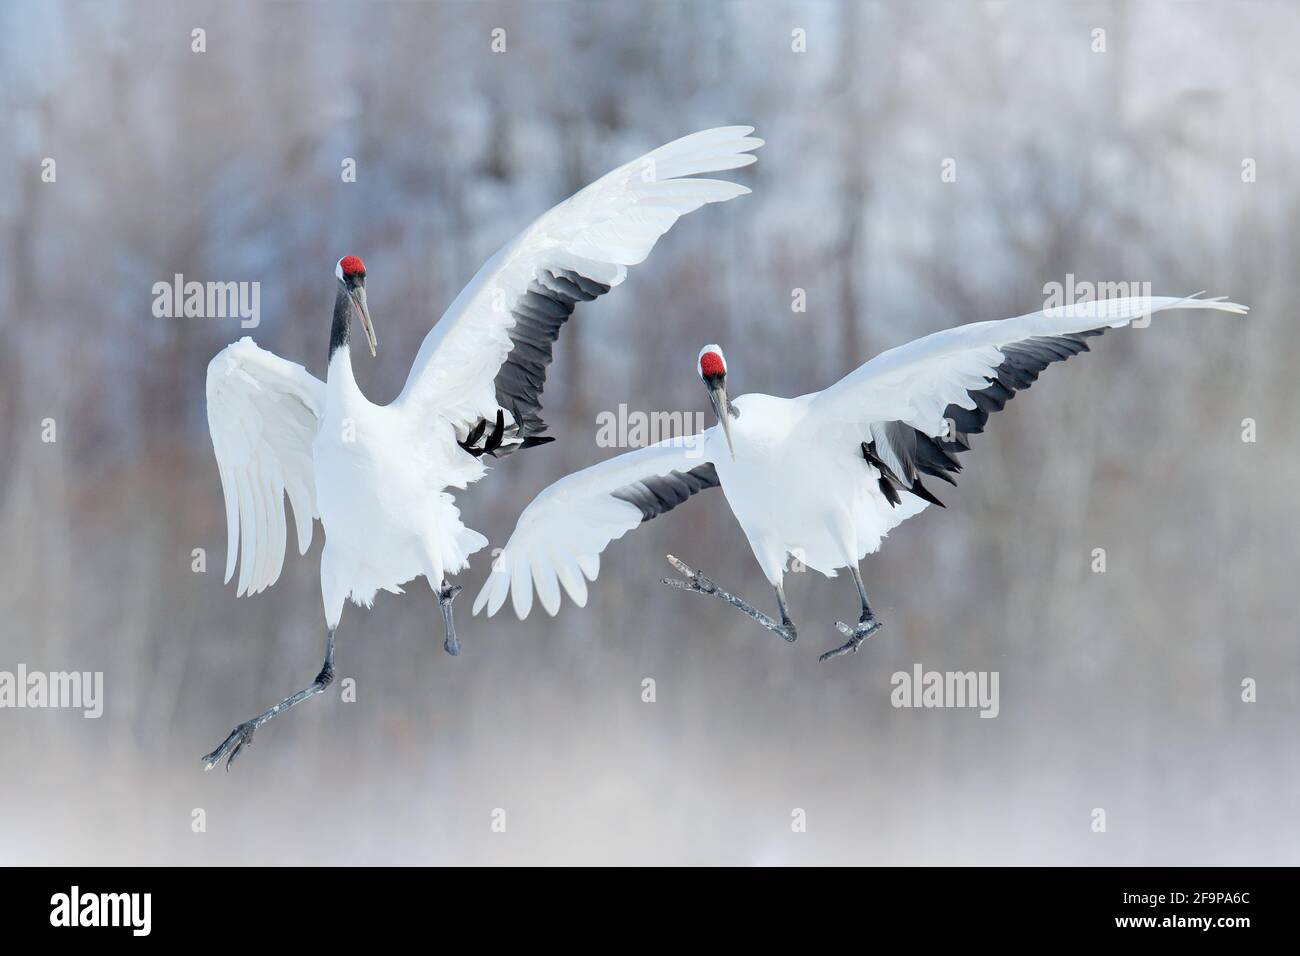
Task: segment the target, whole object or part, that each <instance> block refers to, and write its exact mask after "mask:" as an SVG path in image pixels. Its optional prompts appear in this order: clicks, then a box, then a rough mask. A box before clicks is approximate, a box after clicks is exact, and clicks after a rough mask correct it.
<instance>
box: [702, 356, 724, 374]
mask: <svg viewBox="0 0 1300 956" xmlns="http://www.w3.org/2000/svg"><path fill="white" fill-rule="evenodd" d="M726 372H727V366H726V365H724V364H723V362H722V356H721V355H719V354H718V353H717V352H705V353H704V354H703V355H701V356H700V374H701V375H703V376H705V377H708V376H711V375H725V374H726Z"/></svg>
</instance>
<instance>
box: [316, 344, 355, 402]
mask: <svg viewBox="0 0 1300 956" xmlns="http://www.w3.org/2000/svg"><path fill="white" fill-rule="evenodd" d="M325 385H326V391H327V392H328V393H329V395H330V396H332V397H338V398H342V399H344V400H350V399H353V398H359V397H361V389H360V388H359V387H358V386H357V379H356V376H355V375H353V373H352V347H351V346H350V345H340V346H339V347H338V348H336V349H335V350H334V351H333V352H332V353H331V354H330V364H329V368H328V369H327V370H326V373H325Z"/></svg>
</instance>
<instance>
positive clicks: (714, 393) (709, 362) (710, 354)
mask: <svg viewBox="0 0 1300 956" xmlns="http://www.w3.org/2000/svg"><path fill="white" fill-rule="evenodd" d="M696 364H697V367H698V370H699V373H700V379H701V380H702V381H703V382H704V387H705V389H706V390H707V391H708V393H709V401H710V402H712V403H713V410H714V412H716V413H717V416H718V421H719V422H720V423H721V425H722V433H723V434H724V435H726V436H727V451H729V452H731V460H732V461H735V460H736V447H735V446H734V445H733V444H732V443H731V419H732V418H733V417H735V416H736V415H737V412H736V409H735V407H734V406H733V405H732V404H731V402H729V401H727V358H726V356H724V355H723V354H722V346H720V345H706V346H704V348H702V349H700V356H699V358H698V359H696Z"/></svg>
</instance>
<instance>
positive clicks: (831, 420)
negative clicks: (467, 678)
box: [474, 297, 1246, 660]
mask: <svg viewBox="0 0 1300 956" xmlns="http://www.w3.org/2000/svg"><path fill="white" fill-rule="evenodd" d="M1166 309H1217V310H1219V311H1223V312H1235V313H1244V312H1245V311H1246V309H1245V307H1244V306H1240V305H1237V304H1235V303H1232V302H1224V301H1221V300H1218V299H1198V298H1186V299H1177V298H1165V297H1158V298H1147V297H1142V298H1126V299H1112V300H1100V301H1094V302H1087V303H1080V304H1076V305H1070V306H1062V307H1058V308H1050V309H1045V310H1043V311H1042V312H1035V313H1033V314H1030V315H1024V316H1020V317H1019V318H1014V319H1004V320H1002V321H994V322H977V323H973V324H971V325H964V326H960V327H958V328H954V329H948V330H946V331H943V332H936V333H935V334H933V335H928V336H926V337H925V338H922V339H917V340H916V341H914V342H909V343H908V344H906V345H903V346H900V347H899V348H895V349H891V350H890V351H888V352H884V353H882V354H880V355H878V356H876V357H875V358H873V359H872V360H871V361H869V362H867V363H866V364H865V365H863V366H861V367H860V368H858V369H857V370H856V371H854V372H851V373H849V374H848V375H846V376H845V377H844V378H842V379H841V380H840V381H838V382H836V383H835V384H834V385H832V386H831V387H830V388H828V389H826V390H825V391H822V392H816V393H814V394H810V395H801V396H799V397H798V398H777V397H775V396H772V395H761V394H749V395H742V396H740V397H739V398H736V399H734V400H731V399H729V398H728V395H727V360H726V358H725V357H724V355H723V353H722V349H721V348H720V347H719V346H717V345H707V346H705V347H704V348H703V349H702V350H701V351H700V353H699V356H698V359H697V361H698V368H697V371H698V372H699V375H700V378H701V379H702V380H703V381H704V386H705V388H706V389H707V390H708V394H709V399H710V401H711V402H712V405H713V408H714V411H715V412H716V413H717V416H718V421H719V424H718V425H716V426H714V427H712V428H709V429H706V430H705V431H704V432H702V433H700V434H697V435H691V436H689V437H685V438H676V439H670V440H668V441H663V442H660V443H658V444H656V445H651V446H649V447H647V448H641V449H638V450H636V451H631V452H628V453H626V454H623V455H619V456H618V457H616V458H612V459H610V460H608V461H604V462H601V463H600V464H597V465H593V466H591V467H590V468H586V469H583V470H582V471H578V472H575V473H573V474H571V475H568V476H567V477H564V478H561V479H560V480H559V481H557V482H555V483H554V484H552V485H551V486H550V487H548V488H546V489H544V490H543V491H542V492H541V493H540V494H538V496H537V497H536V498H535V499H533V501H532V503H531V504H529V506H528V507H527V508H526V509H524V512H523V514H522V515H520V517H519V521H518V523H517V524H516V526H515V530H514V532H513V534H511V536H510V540H509V541H508V542H507V544H506V547H505V549H504V551H503V552H502V553H501V555H500V557H499V558H497V560H496V561H494V562H493V570H492V573H491V574H490V575H489V576H488V579H487V581H486V583H485V584H484V585H483V588H482V590H481V591H480V592H479V594H478V597H477V598H476V599H475V601H474V612H475V613H476V614H477V613H478V612H479V611H480V610H482V609H483V608H484V607H485V606H486V608H487V611H488V614H489V615H492V614H495V613H496V612H497V611H498V610H499V609H500V608H501V605H502V604H503V603H504V601H505V598H506V595H507V594H509V595H511V598H512V601H513V604H514V609H515V613H516V614H517V615H518V616H519V618H520V619H523V618H524V617H527V615H528V612H529V610H530V609H531V607H532V604H533V588H534V587H536V589H537V595H538V597H539V599H540V600H541V603H542V606H543V607H544V608H545V609H546V610H547V612H548V613H550V614H555V613H556V611H558V610H559V607H560V585H563V586H564V589H565V590H566V591H567V592H568V593H569V596H570V597H571V598H572V599H573V601H574V602H575V603H577V604H578V605H579V606H580V607H581V606H585V604H586V601H587V581H594V580H595V579H596V575H597V574H598V573H599V570H600V553H601V552H602V551H604V550H605V547H606V545H608V544H609V543H610V542H611V541H613V540H615V539H617V538H621V537H622V536H623V535H624V534H626V533H627V532H628V531H631V530H632V529H633V528H635V527H637V526H638V525H639V524H641V523H643V522H645V521H649V520H650V519H652V518H655V517H657V516H659V515H661V514H663V513H664V512H666V511H671V510H672V509H673V508H675V507H677V506H678V505H680V504H682V503H683V502H684V501H686V499H687V498H690V497H691V496H692V495H694V494H696V493H697V492H700V491H703V490H705V489H706V488H717V487H721V488H722V493H723V495H725V496H726V499H727V504H729V505H730V506H731V511H732V514H734V515H735V517H736V520H737V521H738V522H740V526H741V528H742V529H743V530H744V532H745V536H746V538H747V539H748V540H749V546H750V548H751V549H752V550H753V552H754V557H755V559H757V561H758V564H759V567H760V568H761V569H762V571H763V574H764V575H765V576H766V577H767V580H768V582H769V583H770V584H771V585H772V587H773V588H774V589H775V590H776V600H777V607H778V609H779V612H780V615H781V620H780V621H777V620H775V619H773V618H771V617H769V616H768V615H766V614H764V613H762V612H761V611H758V610H756V609H755V608H754V607H753V606H752V605H750V604H749V603H747V602H746V601H744V600H742V599H741V598H739V597H736V596H735V595H733V594H730V593H728V592H727V591H724V590H722V589H721V588H719V587H718V586H717V585H716V584H714V583H713V582H712V581H710V580H709V579H708V578H706V577H705V576H704V575H702V574H700V573H698V572H696V571H694V570H692V569H691V568H690V567H688V566H687V565H686V564H684V563H683V562H681V561H679V560H677V559H676V558H674V557H673V556H671V555H669V557H668V560H669V561H670V562H671V563H672V564H673V566H674V567H675V568H677V570H678V571H679V572H681V573H682V574H683V575H684V576H685V577H684V579H681V578H674V579H664V582H663V583H664V584H668V585H673V586H675V587H679V588H682V589H684V590H687V591H693V592H695V593H697V594H706V595H713V596H715V597H718V598H721V599H722V600H724V601H726V602H727V603H728V604H731V605H732V606H733V607H736V608H738V609H740V610H741V611H744V612H745V613H746V614H748V615H749V616H750V617H752V618H754V620H756V621H758V622H759V623H760V624H762V625H763V626H764V627H766V628H768V629H769V630H771V631H774V632H775V633H777V634H779V635H780V636H781V637H783V638H785V640H787V641H794V640H795V638H796V637H797V633H796V630H795V625H794V623H793V622H792V621H791V619H790V613H789V610H788V608H787V605H786V599H785V592H784V590H783V589H782V581H783V577H784V570H785V567H786V563H787V559H788V558H789V557H790V556H791V555H793V556H795V557H796V558H797V559H798V560H799V561H800V562H801V563H802V564H803V565H804V566H806V567H809V568H813V569H815V570H817V571H820V572H821V573H822V574H824V575H826V576H827V577H835V575H836V571H837V570H838V569H839V568H848V569H849V571H850V573H851V574H852V575H853V581H854V583H855V584H856V585H857V591H858V597H859V599H860V601H861V613H860V614H859V616H858V622H857V624H856V625H855V626H853V627H850V626H849V625H847V624H844V623H841V622H836V627H837V628H838V629H839V630H840V632H841V633H842V634H843V635H844V636H846V637H847V638H848V640H847V641H845V643H844V644H842V645H841V646H839V647H837V648H835V649H834V650H831V651H827V652H826V653H825V654H823V655H821V659H822V660H827V659H829V658H831V657H836V656H838V655H840V654H846V653H849V652H850V651H856V650H857V649H858V647H859V646H860V645H861V644H862V642H863V640H865V639H866V638H867V637H868V636H869V635H870V634H871V633H873V632H874V631H875V630H876V629H877V628H879V627H880V626H881V623H880V621H879V619H877V618H876V616H875V615H874V614H873V613H872V610H871V606H870V604H868V602H867V590H866V587H865V586H864V585H863V583H862V575H861V573H860V572H859V569H858V565H859V563H860V562H861V560H862V559H863V558H864V557H866V556H867V555H868V554H872V553H874V552H875V551H877V550H878V549H879V548H880V544H881V541H882V540H883V539H884V537H885V535H886V534H887V533H888V532H889V531H890V530H891V529H892V528H894V527H895V526H897V525H898V524H899V523H901V522H902V521H904V520H906V519H907V518H910V517H912V516H913V515H915V514H918V513H920V512H921V511H923V510H924V509H925V508H926V506H927V505H930V504H937V505H940V506H941V507H942V502H940V501H939V499H938V498H936V497H935V496H934V495H933V494H932V492H931V491H930V489H929V488H927V487H926V486H925V485H924V484H922V476H923V475H924V476H926V477H927V478H929V477H934V478H938V479H941V480H943V481H947V482H949V483H954V484H955V482H954V481H953V478H952V476H953V474H955V473H956V472H958V471H960V470H961V464H960V463H959V461H958V458H957V456H958V455H959V454H960V453H961V452H963V451H965V450H967V449H968V448H969V447H970V446H969V444H968V441H967V436H968V435H971V434H974V433H977V432H981V431H983V430H984V424H985V422H986V421H987V420H988V417H989V415H990V414H991V413H992V412H996V411H999V410H1001V409H1002V407H1003V406H1004V405H1005V404H1006V403H1007V402H1008V401H1009V400H1010V399H1011V398H1012V397H1013V396H1014V395H1015V393H1016V392H1017V391H1019V390H1022V389H1026V388H1028V387H1029V386H1030V384H1031V383H1032V382H1033V381H1034V380H1035V379H1036V378H1037V377H1038V373H1039V372H1041V371H1042V370H1043V369H1045V368H1046V367H1047V366H1048V365H1050V364H1052V363H1053V362H1059V361H1063V360H1065V359H1068V358H1069V357H1070V356H1072V355H1077V354H1078V353H1079V352H1084V351H1087V350H1088V345H1087V342H1086V339H1087V338H1088V337H1090V336H1095V335H1100V334H1101V333H1102V332H1104V331H1106V329H1108V328H1118V327H1120V326H1123V325H1127V324H1129V322H1130V321H1132V320H1133V319H1135V318H1139V317H1144V316H1147V315H1149V314H1151V313H1154V312H1161V311H1164V310H1166Z"/></svg>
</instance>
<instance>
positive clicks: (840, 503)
mask: <svg viewBox="0 0 1300 956" xmlns="http://www.w3.org/2000/svg"><path fill="white" fill-rule="evenodd" d="M812 398H813V396H811V395H805V396H801V397H799V398H777V397H776V396H773V395H763V394H759V393H755V394H750V395H742V396H740V397H739V398H737V399H735V401H734V403H733V404H734V405H735V406H736V409H737V411H739V412H740V416H739V417H738V418H736V419H733V420H732V423H731V436H732V444H733V446H734V448H735V452H736V457H735V460H734V461H733V460H732V458H731V456H730V455H729V454H728V453H727V447H726V442H725V440H724V438H723V436H722V430H721V429H720V428H717V427H716V426H715V427H714V428H711V429H709V430H708V432H706V435H707V438H706V439H705V455H706V457H707V458H708V459H709V461H711V462H713V465H714V467H715V468H716V469H717V473H718V478H719V480H720V481H721V488H722V493H723V494H724V495H725V496H726V499H727V504H728V505H729V506H730V507H731V511H732V513H733V514H734V515H735V516H736V520H737V521H738V522H739V523H740V527H741V528H742V529H743V530H744V532H745V537H746V538H747V539H748V540H749V546H750V548H751V549H752V550H753V552H754V558H755V559H756V560H757V561H758V565H759V567H760V568H762V570H763V574H764V575H765V576H766V577H767V580H768V582H769V583H770V584H772V585H773V586H774V587H775V586H777V585H779V584H781V581H782V578H783V573H784V571H785V569H786V568H787V567H788V566H789V563H790V561H791V560H792V559H793V560H795V561H798V562H800V563H801V564H802V565H804V566H805V567H809V568H812V569H813V570H815V571H820V572H821V573H822V574H825V575H826V576H827V577H834V576H835V572H836V569H837V568H843V567H847V566H849V565H850V564H853V563H855V562H856V561H859V560H861V559H862V558H863V557H865V556H866V555H867V554H870V553H871V552H873V551H875V550H876V549H877V548H879V547H880V542H881V540H882V539H883V538H884V537H885V535H886V534H887V533H888V532H889V531H890V529H892V528H893V527H894V526H895V525H897V524H899V523H900V522H902V521H904V520H906V519H907V518H910V517H912V516H913V515H915V514H918V513H920V512H921V510H922V509H924V508H925V506H926V502H924V501H921V500H920V499H910V500H906V501H904V502H903V504H902V505H900V506H898V507H891V506H890V504H889V502H888V501H886V500H885V497H884V495H882V494H881V493H880V491H879V490H878V488H877V486H876V485H875V483H874V482H871V481H865V480H864V477H865V476H864V469H863V461H862V454H861V452H860V451H859V450H858V447H857V444H856V442H853V441H843V440H841V439H842V438H843V437H844V429H843V428H842V427H839V426H837V425H836V424H834V423H818V422H816V421H809V410H810V407H811V405H812Z"/></svg>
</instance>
